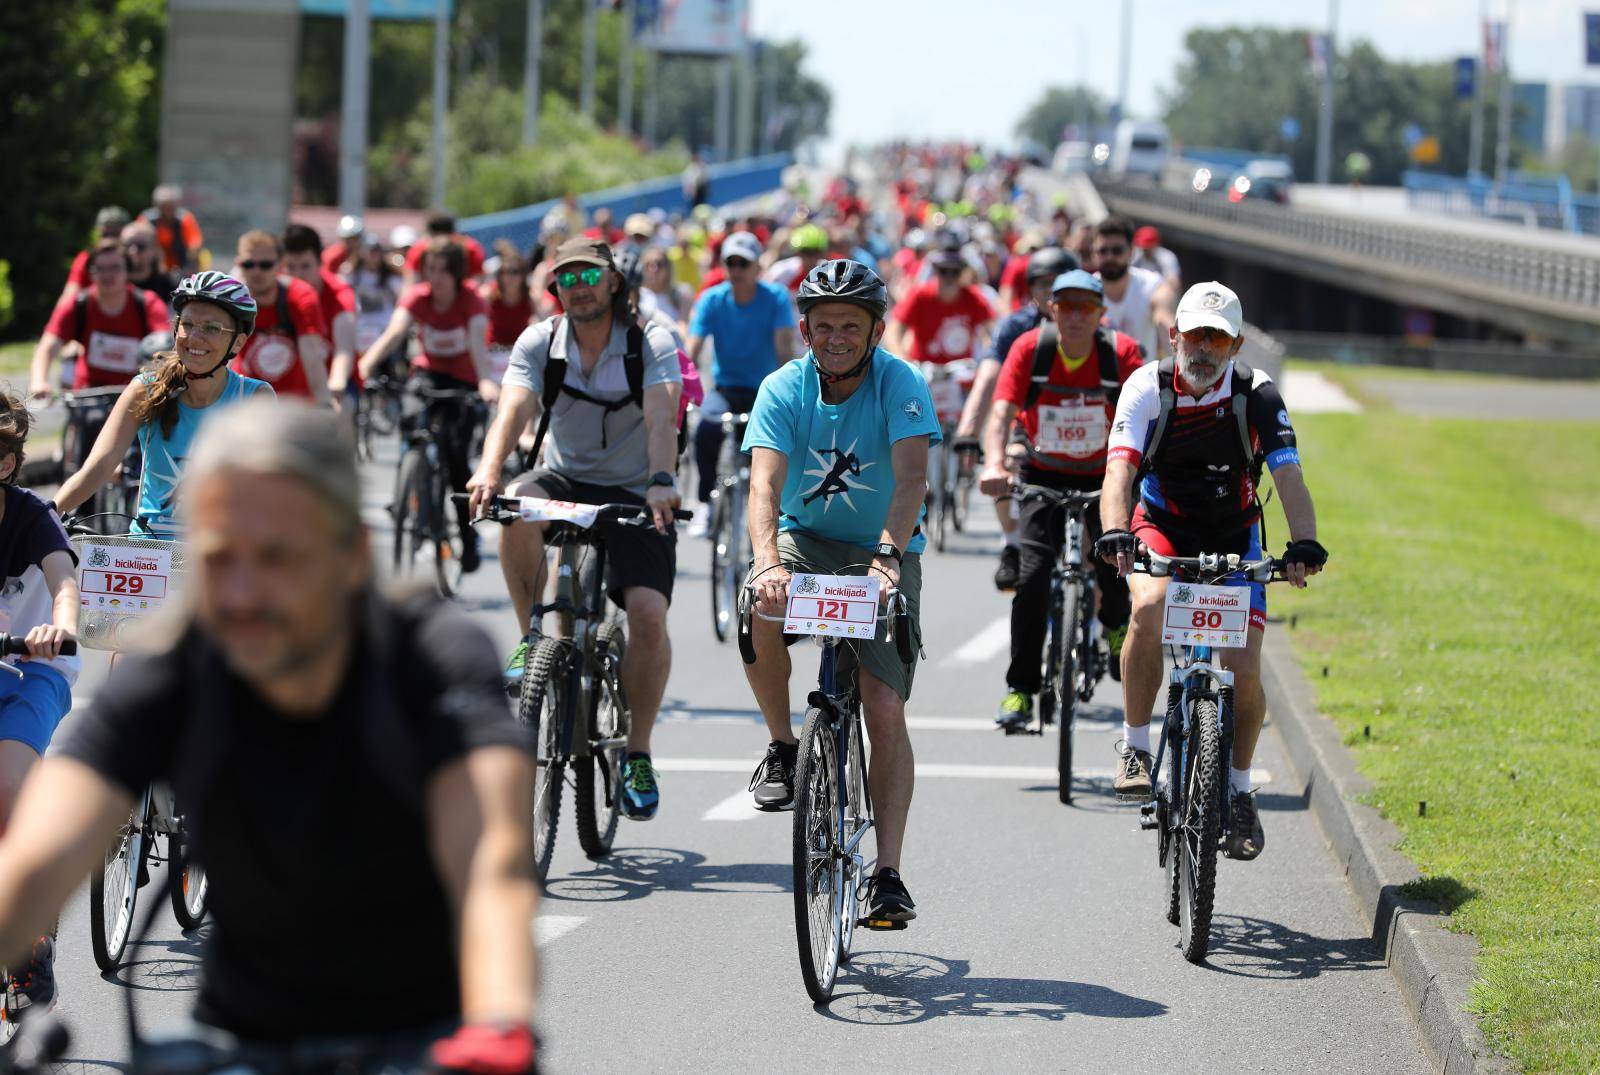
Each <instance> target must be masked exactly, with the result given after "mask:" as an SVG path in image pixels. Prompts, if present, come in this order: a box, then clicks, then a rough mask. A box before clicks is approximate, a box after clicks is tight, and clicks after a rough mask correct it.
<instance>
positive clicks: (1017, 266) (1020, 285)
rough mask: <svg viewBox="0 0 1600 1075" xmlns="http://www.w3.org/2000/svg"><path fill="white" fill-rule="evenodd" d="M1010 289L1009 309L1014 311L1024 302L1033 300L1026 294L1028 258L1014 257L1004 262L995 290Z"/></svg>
mask: <svg viewBox="0 0 1600 1075" xmlns="http://www.w3.org/2000/svg"><path fill="white" fill-rule="evenodd" d="M1008 287H1009V288H1010V289H1011V310H1010V311H1009V312H1010V313H1016V312H1017V310H1019V309H1021V308H1022V307H1023V306H1024V305H1025V304H1027V303H1029V302H1032V301H1033V300H1032V299H1031V298H1030V297H1029V296H1028V259H1027V258H1025V257H1015V258H1012V259H1011V260H1010V261H1008V262H1006V267H1005V269H1004V270H1002V271H1001V273H1000V286H999V287H998V288H996V290H997V291H1004V290H1005V289H1006V288H1008Z"/></svg>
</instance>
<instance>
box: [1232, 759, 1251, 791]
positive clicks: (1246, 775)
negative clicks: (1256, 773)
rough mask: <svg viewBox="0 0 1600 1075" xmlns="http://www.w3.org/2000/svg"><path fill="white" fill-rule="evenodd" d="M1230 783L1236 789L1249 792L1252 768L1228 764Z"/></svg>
mask: <svg viewBox="0 0 1600 1075" xmlns="http://www.w3.org/2000/svg"><path fill="white" fill-rule="evenodd" d="M1228 785H1229V786H1230V787H1232V788H1233V790H1234V791H1243V792H1249V790H1250V770H1249V769H1235V768H1234V767H1233V766H1231V765H1230V766H1228Z"/></svg>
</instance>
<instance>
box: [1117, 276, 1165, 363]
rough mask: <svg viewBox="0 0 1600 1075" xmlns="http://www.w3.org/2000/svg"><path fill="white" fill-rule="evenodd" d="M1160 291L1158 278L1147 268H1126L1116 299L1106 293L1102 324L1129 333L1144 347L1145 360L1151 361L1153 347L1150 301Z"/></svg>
mask: <svg viewBox="0 0 1600 1075" xmlns="http://www.w3.org/2000/svg"><path fill="white" fill-rule="evenodd" d="M1159 290H1161V277H1160V276H1158V275H1156V274H1155V273H1153V272H1151V271H1150V270H1149V269H1140V268H1136V267H1133V266H1129V268H1128V289H1127V290H1126V291H1124V292H1123V293H1122V299H1121V301H1118V302H1112V301H1111V294H1110V293H1109V292H1107V294H1106V297H1105V299H1106V324H1108V325H1110V326H1111V327H1112V328H1114V329H1116V330H1117V331H1118V332H1120V333H1122V334H1123V335H1125V336H1132V337H1133V338H1134V339H1136V340H1138V341H1139V346H1140V347H1143V348H1144V357H1145V361H1147V362H1151V361H1154V360H1155V358H1156V356H1157V355H1158V354H1159V353H1160V352H1158V351H1157V350H1156V322H1155V307H1154V305H1153V303H1152V300H1153V299H1154V298H1155V295H1156V292H1157V291H1159Z"/></svg>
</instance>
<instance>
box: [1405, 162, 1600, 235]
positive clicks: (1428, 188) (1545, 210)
mask: <svg viewBox="0 0 1600 1075" xmlns="http://www.w3.org/2000/svg"><path fill="white" fill-rule="evenodd" d="M1400 181H1401V184H1402V185H1403V186H1404V187H1405V189H1406V193H1407V197H1408V198H1409V200H1410V202H1411V204H1412V205H1414V206H1419V207H1422V208H1426V209H1431V210H1434V211H1437V212H1446V213H1471V214H1473V215H1475V216H1483V217H1490V218H1493V219H1495V220H1510V221H1515V222H1517V223H1522V224H1527V225H1530V226H1533V227H1540V228H1551V229H1555V230H1558V231H1567V232H1572V233H1574V234H1583V235H1600V198H1597V197H1595V196H1593V195H1589V194H1577V193H1575V192H1574V191H1573V189H1572V183H1571V182H1570V181H1569V180H1568V179H1567V177H1566V176H1564V175H1557V176H1544V175H1527V174H1525V173H1521V172H1513V173H1511V176H1510V178H1509V179H1508V180H1507V181H1506V182H1504V183H1495V182H1492V181H1491V180H1489V179H1488V178H1486V177H1484V176H1479V175H1475V176H1468V177H1467V178H1465V179H1462V178H1460V177H1458V176H1453V175H1437V174H1434V173H1432V172H1406V173H1405V174H1404V175H1403V176H1402V177H1401V180H1400Z"/></svg>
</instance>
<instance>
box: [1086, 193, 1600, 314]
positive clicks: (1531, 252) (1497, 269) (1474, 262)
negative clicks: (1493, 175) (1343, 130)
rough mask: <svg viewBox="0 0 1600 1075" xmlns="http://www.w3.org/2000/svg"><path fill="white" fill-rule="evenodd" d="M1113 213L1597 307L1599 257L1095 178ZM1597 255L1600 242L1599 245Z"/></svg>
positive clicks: (1563, 303) (1559, 303) (1559, 302)
mask: <svg viewBox="0 0 1600 1075" xmlns="http://www.w3.org/2000/svg"><path fill="white" fill-rule="evenodd" d="M1096 182H1097V185H1098V186H1099V188H1100V192H1101V194H1102V196H1104V197H1105V199H1106V200H1107V201H1108V202H1110V203H1112V204H1113V207H1114V208H1117V209H1118V210H1119V211H1123V212H1127V213H1128V214H1130V215H1133V216H1138V215H1139V211H1138V208H1137V206H1139V205H1141V204H1142V205H1146V206H1150V207H1154V208H1158V209H1162V210H1165V211H1166V212H1167V213H1169V214H1182V215H1184V216H1187V217H1189V218H1191V219H1196V220H1199V221H1208V222H1212V223H1214V224H1216V225H1226V226H1227V228H1228V229H1229V230H1230V231H1231V232H1232V233H1233V234H1235V235H1238V236H1239V237H1240V238H1245V237H1246V236H1248V235H1252V234H1253V235H1256V236H1259V237H1260V238H1261V239H1262V241H1264V242H1267V243H1269V244H1270V245H1273V246H1277V247H1280V248H1285V247H1287V248H1291V249H1299V250H1303V251H1304V252H1305V254H1306V256H1308V257H1310V256H1314V255H1315V254H1316V253H1318V252H1326V251H1337V252H1339V253H1341V254H1346V255H1353V256H1354V257H1355V258H1356V259H1359V263H1360V264H1362V265H1366V266H1371V267H1372V268H1373V269H1374V270H1380V269H1387V270H1388V271H1389V272H1391V273H1392V272H1394V271H1395V269H1396V268H1400V269H1403V270H1406V271H1407V272H1408V273H1410V274H1415V275H1422V274H1427V275H1429V276H1432V277H1434V278H1436V279H1440V280H1444V281H1452V282H1456V283H1461V284H1471V285H1474V286H1476V287H1480V288H1491V289H1494V290H1497V291H1501V292H1505V293H1508V294H1509V295H1516V296H1518V297H1521V298H1525V299H1532V300H1537V301H1539V302H1542V303H1547V304H1550V305H1552V306H1559V307H1565V308H1573V307H1577V308H1583V309H1587V310H1596V309H1600V254H1589V253H1587V252H1583V251H1567V250H1558V249H1552V248H1549V247H1544V246H1536V245H1533V244H1522V243H1516V242H1506V241H1504V240H1502V239H1499V238H1488V237H1484V238H1479V237H1476V236H1469V235H1462V234H1458V233H1451V232H1447V231H1443V230H1441V229H1435V228H1428V227H1421V226H1416V225H1410V224H1405V223H1400V222H1397V221H1393V220H1376V219H1373V220H1366V219H1362V218H1359V217H1353V216H1343V215H1339V214H1333V213H1318V212H1311V211H1306V210H1302V209H1296V208H1293V207H1290V206H1283V205H1278V204H1276V203H1273V202H1266V201H1257V202H1252V201H1243V202H1231V201H1229V200H1228V199H1226V198H1221V197H1216V196H1212V195H1206V194H1193V193H1190V192H1187V191H1177V190H1169V189H1167V188H1165V187H1159V186H1154V185H1151V184H1140V183H1137V182H1128V181H1119V180H1113V179H1109V178H1100V179H1097V180H1096ZM1597 251H1600V245H1597Z"/></svg>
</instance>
